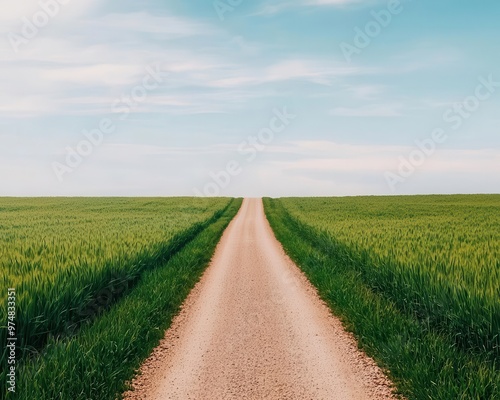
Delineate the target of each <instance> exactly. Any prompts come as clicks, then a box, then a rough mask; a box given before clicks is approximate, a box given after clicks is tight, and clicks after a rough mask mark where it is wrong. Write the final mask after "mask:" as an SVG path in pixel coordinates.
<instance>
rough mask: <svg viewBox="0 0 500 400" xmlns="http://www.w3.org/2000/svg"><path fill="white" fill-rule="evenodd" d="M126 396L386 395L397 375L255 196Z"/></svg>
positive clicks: (209, 399)
mask: <svg viewBox="0 0 500 400" xmlns="http://www.w3.org/2000/svg"><path fill="white" fill-rule="evenodd" d="M134 387H135V391H134V392H131V393H129V394H128V395H127V399H151V400H160V399H182V400H184V399H200V400H202V399H203V400H222V399H238V400H241V399H258V400H261V399H280V400H281V399H293V400H298V399H314V400H315V399H325V400H334V399H336V400H342V399H353V400H362V399H388V398H392V397H391V390H390V383H389V381H388V380H387V379H386V378H385V376H384V375H383V373H382V372H381V371H380V369H379V368H378V367H377V366H376V365H375V364H374V363H373V361H372V360H371V359H369V358H368V357H366V356H365V355H364V354H362V353H360V352H359V351H358V350H357V347H356V343H355V341H354V340H353V338H352V337H351V335H349V334H347V333H346V332H345V331H344V330H343V328H342V326H341V324H340V322H339V321H338V320H337V319H336V318H334V317H332V315H331V314H330V312H329V310H328V308H327V307H326V305H324V303H323V302H322V301H321V300H320V299H319V298H318V295H317V294H316V291H315V290H314V289H313V287H312V286H311V285H310V284H309V282H308V281H307V280H306V279H305V277H304V276H303V275H302V273H301V272H300V271H299V269H298V268H297V267H296V266H295V265H294V264H293V262H292V261H291V260H290V259H289V258H288V257H287V256H286V255H285V253H284V252H283V250H282V247H281V245H280V243H279V242H278V241H277V240H276V238H275V237H274V234H273V232H272V230H271V228H270V226H269V224H268V222H267V220H266V217H265V215H264V211H263V206H262V201H261V200H260V199H247V200H245V201H244V203H243V206H242V208H241V210H240V212H239V213H238V215H237V216H236V218H235V219H234V220H233V221H232V222H231V224H230V225H229V227H228V229H227V230H226V232H225V233H224V235H223V237H222V240H221V242H220V243H219V245H218V247H217V250H216V254H215V256H214V258H213V260H212V263H211V265H210V266H209V268H208V269H207V271H206V272H205V274H204V276H203V278H202V280H201V281H200V282H199V283H198V284H197V286H196V288H195V289H194V290H193V292H192V293H191V294H190V296H189V297H188V299H187V300H186V302H185V304H184V306H183V310H182V312H181V314H180V315H179V316H178V317H177V318H176V319H175V320H174V323H173V325H172V327H171V329H170V330H169V331H168V332H167V333H166V336H165V339H164V340H163V341H162V343H161V345H160V346H159V347H158V348H157V349H156V350H155V351H154V353H153V354H152V356H151V357H150V359H149V360H148V361H147V362H146V363H145V364H144V366H143V368H142V375H141V376H140V377H139V378H138V379H136V381H134Z"/></svg>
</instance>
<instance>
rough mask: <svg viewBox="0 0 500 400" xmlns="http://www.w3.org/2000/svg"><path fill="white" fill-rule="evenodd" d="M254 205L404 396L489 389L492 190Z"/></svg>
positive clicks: (492, 378)
mask: <svg viewBox="0 0 500 400" xmlns="http://www.w3.org/2000/svg"><path fill="white" fill-rule="evenodd" d="M265 207H266V213H267V215H268V218H269V220H270V222H271V224H272V226H273V229H274V230H275V232H276V234H277V236H278V238H279V240H280V241H281V242H282V243H283V245H284V247H285V248H286V250H287V251H288V252H289V254H290V255H291V256H292V258H294V260H295V261H296V262H297V263H298V265H300V266H301V268H302V269H303V270H304V271H305V272H306V274H307V275H308V276H309V278H310V279H311V281H312V282H313V284H315V285H316V286H317V287H318V289H319V291H320V293H321V294H322V296H323V297H324V298H325V300H326V301H327V302H329V304H330V305H331V306H332V307H333V308H334V310H335V311H336V313H337V314H339V315H341V316H342V317H343V319H344V321H345V322H346V324H347V326H348V327H349V328H350V329H352V330H353V331H354V332H355V333H356V334H357V336H358V338H359V339H360V343H361V344H362V345H363V346H365V348H367V349H368V351H369V352H370V354H372V355H374V356H375V358H377V360H378V361H379V362H380V363H381V364H382V365H384V366H385V367H387V368H388V369H389V370H390V371H391V374H392V376H393V377H394V378H395V379H396V381H397V382H398V384H399V388H401V390H402V391H403V392H404V393H405V394H406V395H408V397H410V398H415V399H495V398H498V395H499V390H500V374H499V370H498V367H499V358H498V334H499V326H500V303H499V300H498V299H499V298H500V297H499V292H498V291H499V290H500V279H499V264H498V260H499V257H498V255H499V250H500V246H499V243H500V240H499V238H500V232H499V230H498V229H497V228H498V226H499V222H500V221H499V219H500V213H499V212H498V211H499V210H500V196H414V197H397V198H390V197H389V198H388V197H384V198H376V197H370V198H367V197H366V198H329V199H325V198H316V199H280V200H271V199H266V200H265Z"/></svg>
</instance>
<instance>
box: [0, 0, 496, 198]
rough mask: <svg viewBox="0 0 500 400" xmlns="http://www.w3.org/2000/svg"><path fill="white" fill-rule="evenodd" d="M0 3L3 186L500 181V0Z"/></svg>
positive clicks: (173, 192)
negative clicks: (476, 0)
mask: <svg viewBox="0 0 500 400" xmlns="http://www.w3.org/2000/svg"><path fill="white" fill-rule="evenodd" d="M0 11H1V12H0V85H1V87H2V90H1V92H0V196H193V195H199V196H214V195H217V196H253V197H260V196H272V197H279V196H348V195H394V194H396V195H399V194H428V193H499V192H500V173H499V172H500V129H499V127H500V113H499V107H500V24H499V23H498V21H499V17H500V2H498V1H497V0H483V1H480V2H473V1H470V0H467V1H465V0H439V1H436V0H407V1H406V0H401V1H398V0H385V1H379V0H288V1H282V0H267V1H261V0H252V1H250V0H217V1H212V0H204V1H201V0H190V1H175V2H174V1H165V0H162V1H159V0H142V1H140V2H137V1H131V0H122V1H120V2H116V1H115V2H112V1H109V0H99V1H97V0H86V1H84V2H83V1H76V0H40V1H38V0H37V1H32V0H25V1H22V2H20V1H18V0H4V1H3V2H2V3H1V5H0Z"/></svg>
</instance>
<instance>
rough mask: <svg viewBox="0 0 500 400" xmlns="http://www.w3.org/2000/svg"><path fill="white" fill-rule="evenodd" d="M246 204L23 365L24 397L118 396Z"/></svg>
mask: <svg viewBox="0 0 500 400" xmlns="http://www.w3.org/2000/svg"><path fill="white" fill-rule="evenodd" d="M240 206H241V199H235V200H233V201H232V203H231V205H230V206H229V208H228V209H227V210H226V212H225V213H224V214H223V215H222V216H221V217H220V218H219V219H218V220H216V221H215V222H214V223H213V224H211V225H209V226H208V227H207V228H205V229H204V230H203V231H202V232H201V233H199V234H198V235H197V236H196V237H195V238H194V240H193V241H192V242H190V243H188V244H187V245H186V246H185V247H184V248H183V249H182V250H181V251H180V252H178V253H177V254H176V255H175V256H173V257H172V258H171V259H170V260H169V261H168V262H167V263H166V264H165V265H164V266H161V267H158V268H157V269H155V270H152V271H148V272H146V273H144V275H143V276H142V278H141V280H140V282H139V283H138V285H137V286H136V287H135V288H134V289H133V290H132V291H131V292H130V293H129V294H128V295H127V296H126V297H125V298H123V299H122V300H121V301H119V302H118V303H117V304H116V305H115V306H114V307H113V308H111V309H110V310H109V312H107V313H106V314H104V315H103V316H102V317H100V318H98V319H97V320H96V321H95V322H94V323H93V324H92V325H91V326H88V327H85V328H84V329H82V331H81V332H80V333H79V334H78V335H77V336H75V337H73V338H70V339H68V340H64V341H60V342H57V343H55V344H53V345H51V346H49V347H48V348H47V349H46V351H45V352H44V353H43V354H42V356H41V357H39V358H38V359H36V360H33V361H30V362H29V363H27V364H25V365H23V366H22V367H21V368H20V369H19V373H18V381H17V390H16V392H17V393H16V397H12V398H18V399H21V400H33V399H37V400H53V399H72V400H88V399H99V400H114V399H116V398H117V396H119V395H120V394H121V393H123V392H124V391H125V390H126V389H127V387H126V382H127V381H129V380H130V379H131V378H132V377H133V376H134V374H135V372H136V370H137V369H138V368H139V367H140V365H141V363H142V362H143V361H144V360H145V359H146V358H147V357H148V355H149V354H150V353H151V351H152V350H153V349H154V348H155V346H156V345H157V344H158V343H159V341H160V339H162V338H163V336H164V333H165V330H166V329H168V327H169V326H170V324H171V322H172V319H173V317H174V316H175V315H176V313H177V312H178V311H179V308H180V306H181V304H182V302H183V301H184V299H185V298H186V297H187V295H188V294H189V292H190V291H191V289H192V288H193V287H194V285H195V284H196V282H197V281H198V280H199V278H200V276H201V275H202V273H203V271H204V270H205V268H206V267H207V265H208V263H209V262H210V260H211V257H212V255H213V253H214V251H215V247H216V246H217V243H218V242H219V240H220V238H221V236H222V233H223V232H224V230H225V229H226V227H227V226H228V225H229V223H230V222H231V220H232V219H233V218H234V216H235V215H236V213H237V212H238V210H239V208H240Z"/></svg>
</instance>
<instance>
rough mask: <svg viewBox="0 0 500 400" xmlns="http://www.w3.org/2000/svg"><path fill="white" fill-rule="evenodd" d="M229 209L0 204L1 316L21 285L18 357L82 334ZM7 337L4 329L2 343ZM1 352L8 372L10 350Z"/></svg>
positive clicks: (184, 201) (149, 202)
mask: <svg viewBox="0 0 500 400" xmlns="http://www.w3.org/2000/svg"><path fill="white" fill-rule="evenodd" d="M229 204H230V200H229V199H197V198H170V199H160V198H158V199H151V198H149V199H137V198H136V199H131V198H113V199H98V198H93V199H90V198H89V199H86V198H73V199H57V198H44V199H8V198H2V199H0V217H1V219H0V270H1V271H2V275H1V278H0V281H1V283H2V287H3V288H5V290H2V293H0V315H6V306H7V301H6V295H7V288H15V289H16V292H17V299H16V308H17V316H16V328H17V329H16V334H17V338H18V349H17V353H18V354H17V355H18V358H19V359H24V358H26V357H28V358H29V357H36V356H37V354H38V353H39V352H40V351H41V350H43V348H44V346H46V344H47V343H48V342H49V341H50V340H52V339H56V340H57V339H62V338H64V337H68V336H72V335H74V334H76V333H77V332H78V331H79V330H80V329H81V327H82V324H85V323H90V322H91V321H92V320H94V319H95V318H96V317H97V316H99V315H100V314H102V313H103V312H105V311H106V310H107V309H109V308H110V307H111V305H112V304H114V303H115V302H116V301H117V300H118V299H119V298H120V297H122V296H124V295H125V294H126V293H128V292H129V291H130V290H131V289H132V288H133V287H134V285H135V284H136V283H137V282H138V280H139V278H140V277H141V275H142V274H143V273H144V272H145V271H147V270H151V269H154V268H156V267H157V266H158V265H162V264H164V263H165V262H167V261H168V260H169V259H170V258H171V257H172V256H173V255H174V254H175V253H176V252H178V251H179V250H180V249H182V247H183V246H184V245H185V244H186V243H188V242H189V241H190V240H192V239H193V238H194V237H195V236H196V235H197V234H198V233H199V232H200V231H201V230H203V229H204V228H205V227H206V226H208V225H209V224H211V223H213V222H214V221H215V220H217V218H218V217H220V215H222V213H223V212H224V210H225V209H226V208H227V207H228V205H229ZM5 323H6V320H5V321H2V322H1V323H0V324H1V325H2V326H3V325H4V324H5ZM5 338H6V330H5V329H1V330H0V343H5V342H6V339H5ZM0 354H1V355H2V357H1V359H0V365H2V367H3V366H5V365H6V364H5V358H6V349H5V346H4V348H3V349H2V350H1V351H0ZM3 371H4V370H3V368H2V374H0V375H2V376H0V379H2V381H4V376H3Z"/></svg>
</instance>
